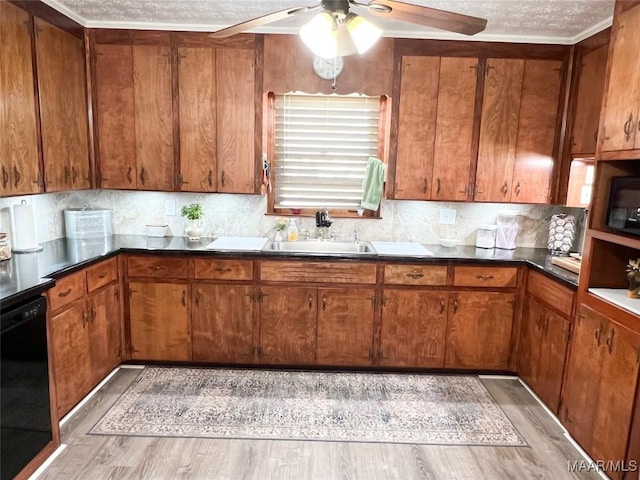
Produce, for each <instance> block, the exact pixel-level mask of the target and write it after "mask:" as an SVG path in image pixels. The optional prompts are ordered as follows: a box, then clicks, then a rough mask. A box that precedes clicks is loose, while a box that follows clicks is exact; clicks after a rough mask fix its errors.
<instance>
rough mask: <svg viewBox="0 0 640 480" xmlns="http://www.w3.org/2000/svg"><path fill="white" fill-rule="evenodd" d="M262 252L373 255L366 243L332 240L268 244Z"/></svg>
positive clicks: (371, 249)
mask: <svg viewBox="0 0 640 480" xmlns="http://www.w3.org/2000/svg"><path fill="white" fill-rule="evenodd" d="M262 251H263V252H293V253H296V252H302V253H357V254H375V253H376V251H375V250H374V249H373V247H372V246H371V244H370V243H368V242H334V241H332V240H327V241H320V240H298V241H296V242H269V243H267V244H266V245H265V247H264V248H263V249H262Z"/></svg>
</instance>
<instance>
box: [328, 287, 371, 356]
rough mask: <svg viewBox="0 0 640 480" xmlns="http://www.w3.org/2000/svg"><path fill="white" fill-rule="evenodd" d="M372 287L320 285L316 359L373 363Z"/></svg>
mask: <svg viewBox="0 0 640 480" xmlns="http://www.w3.org/2000/svg"><path fill="white" fill-rule="evenodd" d="M374 298H375V290H374V289H372V288H340V289H337V288H319V289H318V330H317V332H318V333H317V354H316V361H317V363H319V364H323V365H351V366H354V365H371V362H372V359H373V351H372V345H373V316H374V313H375V311H374V300H373V299H374Z"/></svg>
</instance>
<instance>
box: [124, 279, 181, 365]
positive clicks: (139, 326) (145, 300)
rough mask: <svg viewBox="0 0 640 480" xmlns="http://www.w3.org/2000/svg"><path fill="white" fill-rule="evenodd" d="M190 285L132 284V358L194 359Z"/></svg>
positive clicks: (130, 308)
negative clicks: (190, 318) (190, 320)
mask: <svg viewBox="0 0 640 480" xmlns="http://www.w3.org/2000/svg"><path fill="white" fill-rule="evenodd" d="M190 298H191V297H190V295H189V285H187V284H179V283H143V282H131V283H130V284H129V322H130V329H131V358H133V359H134V360H165V361H170V360H182V361H184V360H191V325H190V322H189V303H188V302H189V299H190Z"/></svg>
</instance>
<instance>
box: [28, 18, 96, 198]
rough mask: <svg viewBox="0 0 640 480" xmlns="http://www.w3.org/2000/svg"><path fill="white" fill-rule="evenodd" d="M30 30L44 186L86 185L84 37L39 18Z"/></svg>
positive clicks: (53, 188) (50, 188)
mask: <svg viewBox="0 0 640 480" xmlns="http://www.w3.org/2000/svg"><path fill="white" fill-rule="evenodd" d="M35 32H36V58H37V68H38V70H37V71H38V89H39V94H40V121H41V129H42V150H43V157H44V172H45V188H46V191H47V192H55V191H61V190H72V189H83V188H89V187H90V186H91V181H90V177H89V143H88V114H87V96H86V88H85V85H86V77H85V57H84V42H83V40H82V39H81V38H78V37H75V36H73V35H71V34H70V33H67V32H65V31H63V30H61V29H59V28H57V27H54V26H53V25H51V24H49V23H47V22H44V21H42V20H40V19H38V18H36V19H35Z"/></svg>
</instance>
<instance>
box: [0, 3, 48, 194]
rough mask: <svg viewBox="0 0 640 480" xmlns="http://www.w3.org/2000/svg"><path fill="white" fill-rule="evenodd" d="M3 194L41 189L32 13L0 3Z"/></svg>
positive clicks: (0, 111) (0, 191) (0, 187)
mask: <svg viewBox="0 0 640 480" xmlns="http://www.w3.org/2000/svg"><path fill="white" fill-rule="evenodd" d="M0 18H1V19H2V21H0V98H2V108H0V165H1V168H2V172H1V175H2V176H1V177H0V193H1V194H2V195H3V196H5V195H18V194H25V193H38V192H40V191H42V190H41V186H40V185H41V183H40V178H41V177H40V166H39V165H40V163H39V159H38V135H37V131H36V105H35V101H36V100H35V91H34V78H33V65H32V60H31V52H32V50H31V35H30V33H29V30H30V28H29V14H28V13H27V12H25V11H24V10H22V9H20V8H18V7H15V6H13V5H11V4H10V3H8V2H0Z"/></svg>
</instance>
